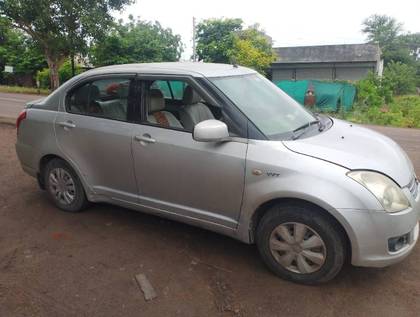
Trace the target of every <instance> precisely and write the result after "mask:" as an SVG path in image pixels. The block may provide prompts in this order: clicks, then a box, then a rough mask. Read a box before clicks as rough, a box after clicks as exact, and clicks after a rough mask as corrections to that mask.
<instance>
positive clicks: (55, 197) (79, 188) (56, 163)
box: [44, 159, 88, 212]
mask: <svg viewBox="0 0 420 317" xmlns="http://www.w3.org/2000/svg"><path fill="white" fill-rule="evenodd" d="M44 184H45V188H46V190H47V192H48V196H49V198H50V199H51V200H52V202H53V203H54V204H55V205H56V206H57V207H58V208H60V209H62V210H64V211H69V212H79V211H82V210H83V209H84V208H85V207H86V206H87V204H88V201H87V198H86V194H85V191H84V189H83V185H82V183H81V181H80V179H79V177H78V176H77V174H76V173H75V172H74V170H73V169H72V168H71V167H70V166H69V165H68V164H67V163H66V162H65V161H63V160H61V159H52V160H51V161H49V162H48V163H47V165H46V166H45V169H44Z"/></svg>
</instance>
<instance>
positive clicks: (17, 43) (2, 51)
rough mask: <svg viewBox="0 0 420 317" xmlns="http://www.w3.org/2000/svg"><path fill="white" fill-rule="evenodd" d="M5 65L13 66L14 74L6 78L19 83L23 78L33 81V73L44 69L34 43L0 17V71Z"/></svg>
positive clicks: (43, 63) (42, 57)
mask: <svg viewBox="0 0 420 317" xmlns="http://www.w3.org/2000/svg"><path fill="white" fill-rule="evenodd" d="M5 65H11V66H13V72H14V73H13V75H9V76H8V77H9V78H11V79H13V80H14V81H15V82H17V83H21V82H20V79H21V78H22V77H25V76H26V77H27V76H29V79H31V80H33V76H34V75H35V73H36V72H37V71H38V70H40V69H42V68H44V67H46V61H45V58H44V55H43V54H42V50H41V48H40V47H39V45H37V43H36V42H34V41H33V40H32V39H31V38H30V37H29V36H27V35H26V34H25V33H23V32H21V31H20V30H15V29H13V28H12V27H11V25H10V22H9V21H8V20H7V19H4V18H1V17H0V69H3V68H4V66H5ZM0 74H1V73H0Z"/></svg>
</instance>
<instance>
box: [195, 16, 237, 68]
mask: <svg viewBox="0 0 420 317" xmlns="http://www.w3.org/2000/svg"><path fill="white" fill-rule="evenodd" d="M242 23H243V22H242V20H241V19H209V20H204V21H203V22H201V23H199V24H198V25H197V55H198V58H199V59H200V60H203V61H205V62H212V63H230V62H231V58H232V50H233V45H234V40H235V32H236V31H239V30H241V29H242Z"/></svg>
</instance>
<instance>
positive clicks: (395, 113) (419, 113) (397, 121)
mask: <svg viewBox="0 0 420 317" xmlns="http://www.w3.org/2000/svg"><path fill="white" fill-rule="evenodd" d="M342 118H344V119H346V120H349V121H353V122H357V123H367V124H379V125H390V126H396V127H406V128H420V96H414V95H412V96H410V95H408V96H399V97H395V98H394V100H393V101H392V102H391V103H390V104H388V105H384V106H381V107H370V108H366V107H363V106H362V105H360V104H356V105H355V107H354V108H353V110H352V111H351V112H349V113H346V114H344V116H343V117H342Z"/></svg>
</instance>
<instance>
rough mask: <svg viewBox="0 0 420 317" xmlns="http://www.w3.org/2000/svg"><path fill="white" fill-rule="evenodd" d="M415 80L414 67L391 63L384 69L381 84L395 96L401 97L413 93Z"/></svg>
mask: <svg viewBox="0 0 420 317" xmlns="http://www.w3.org/2000/svg"><path fill="white" fill-rule="evenodd" d="M415 79H416V69H415V68H414V67H411V66H410V65H407V64H403V63H401V62H394V61H391V62H389V64H388V65H387V66H386V67H385V69H384V73H383V78H382V82H383V85H385V86H388V87H389V88H390V89H391V90H392V92H393V93H394V94H395V95H403V94H409V93H413V92H415V90H416V85H415V82H416V81H415Z"/></svg>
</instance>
